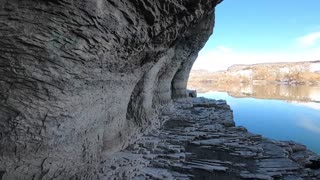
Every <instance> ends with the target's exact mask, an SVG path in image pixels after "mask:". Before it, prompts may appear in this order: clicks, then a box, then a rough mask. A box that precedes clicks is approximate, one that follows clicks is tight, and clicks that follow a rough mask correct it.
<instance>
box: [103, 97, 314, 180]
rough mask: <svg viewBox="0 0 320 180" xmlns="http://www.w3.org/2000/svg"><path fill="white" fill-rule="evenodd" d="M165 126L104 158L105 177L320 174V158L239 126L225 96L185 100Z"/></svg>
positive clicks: (265, 178)
mask: <svg viewBox="0 0 320 180" xmlns="http://www.w3.org/2000/svg"><path fill="white" fill-rule="evenodd" d="M165 116H167V118H168V120H167V121H166V122H165V124H164V126H163V127H162V128H161V129H160V130H159V131H152V132H150V133H149V134H147V135H145V136H143V137H142V138H141V139H139V140H138V141H137V142H135V143H134V144H132V145H130V146H129V147H128V148H127V149H126V150H123V151H121V152H118V153H115V154H114V155H113V156H112V157H109V158H108V159H105V160H103V161H102V162H101V169H100V174H99V176H100V179H110V178H114V179H199V180H203V179H208V180H209V179H210V180H211V179H219V180H224V179H225V180H233V179H261V180H272V179H285V180H296V179H310V180H311V179H314V180H315V179H319V178H320V157H319V156H318V155H316V154H315V153H313V152H311V151H309V150H307V149H306V147H305V146H303V145H300V144H297V143H295V142H291V141H275V140H270V139H267V138H264V137H262V136H260V135H256V134H252V133H250V132H248V131H247V130H246V129H245V128H244V127H235V126H234V122H233V117H232V110H230V108H229V106H228V105H227V104H226V102H225V101H221V100H220V101H216V100H209V99H204V98H196V99H189V100H179V101H177V102H176V103H175V109H174V110H173V111H171V112H168V113H166V114H165Z"/></svg>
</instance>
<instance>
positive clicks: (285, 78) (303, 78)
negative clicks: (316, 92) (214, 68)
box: [189, 61, 320, 87]
mask: <svg viewBox="0 0 320 180" xmlns="http://www.w3.org/2000/svg"><path fill="white" fill-rule="evenodd" d="M197 82H206V83H212V84H215V85H229V84H230V83H248V84H294V85H296V84H300V85H315V86H320V61H302V62H287V63H262V64H252V65H233V66H231V67H229V68H228V70H226V71H218V72H208V71H202V70H195V71H193V72H191V78H190V83H189V84H190V86H191V85H192V86H193V87H195V86H197V85H196V84H197Z"/></svg>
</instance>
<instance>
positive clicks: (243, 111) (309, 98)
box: [198, 84, 320, 154]
mask: <svg viewBox="0 0 320 180" xmlns="http://www.w3.org/2000/svg"><path fill="white" fill-rule="evenodd" d="M206 91H208V92H205V93H198V96H200V97H206V98H213V99H224V100H226V101H227V102H228V104H229V105H230V106H231V109H232V110H233V113H234V121H235V122H236V125H238V126H244V127H246V128H247V129H248V130H249V131H251V132H253V133H257V134H261V135H263V136H265V137H268V138H272V139H277V140H293V141H296V142H299V143H301V144H304V145H306V146H307V147H308V148H309V149H310V150H312V151H314V152H316V153H318V154H320V87H311V86H288V85H249V84H237V85H224V86H223V87H222V86H220V87H216V88H213V87H211V88H210V89H206Z"/></svg>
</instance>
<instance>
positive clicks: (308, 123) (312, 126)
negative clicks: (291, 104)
mask: <svg viewBox="0 0 320 180" xmlns="http://www.w3.org/2000/svg"><path fill="white" fill-rule="evenodd" d="M298 126H300V127H302V128H304V129H306V130H308V131H312V132H315V133H318V134H320V123H319V122H315V121H313V120H309V119H303V120H301V121H300V122H299V123H298Z"/></svg>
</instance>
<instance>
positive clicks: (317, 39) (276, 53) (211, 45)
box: [193, 0, 320, 71]
mask: <svg viewBox="0 0 320 180" xmlns="http://www.w3.org/2000/svg"><path fill="white" fill-rule="evenodd" d="M319 19H320V0H306V1H301V0H300V1H298V0H250V1H248V0H245V1H239V0H224V1H223V2H222V3H221V4H220V5H218V7H217V8H216V24H215V28H214V33H213V35H212V36H211V37H210V39H209V41H208V42H207V44H206V46H205V47H204V48H203V50H202V51H201V52H200V53H199V57H198V59H197V61H196V63H195V65H194V67H193V69H206V70H211V71H215V70H222V69H226V68H227V67H228V66H230V65H232V64H251V63H262V62H288V61H308V60H320V20H319Z"/></svg>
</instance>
